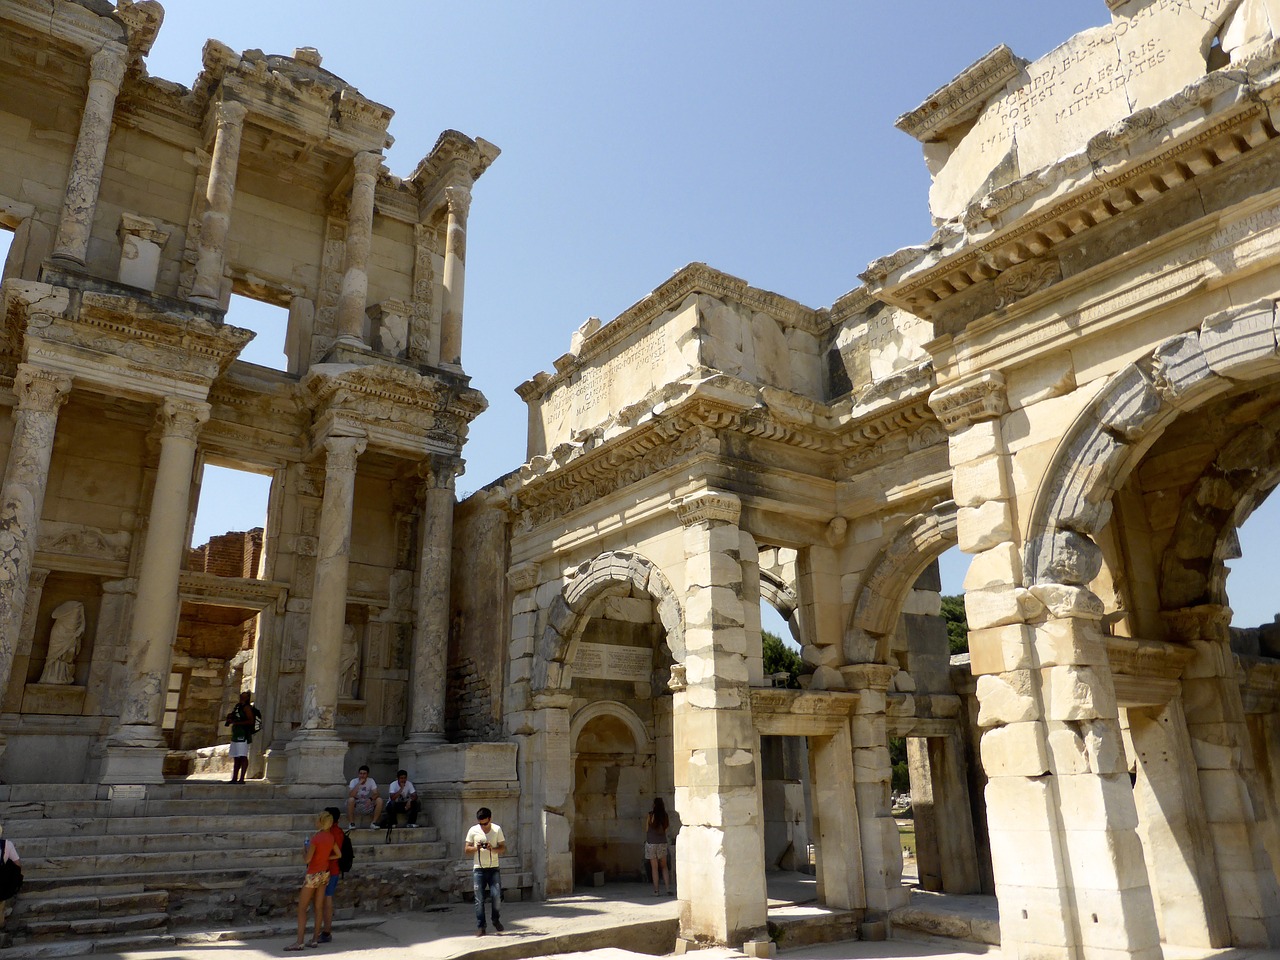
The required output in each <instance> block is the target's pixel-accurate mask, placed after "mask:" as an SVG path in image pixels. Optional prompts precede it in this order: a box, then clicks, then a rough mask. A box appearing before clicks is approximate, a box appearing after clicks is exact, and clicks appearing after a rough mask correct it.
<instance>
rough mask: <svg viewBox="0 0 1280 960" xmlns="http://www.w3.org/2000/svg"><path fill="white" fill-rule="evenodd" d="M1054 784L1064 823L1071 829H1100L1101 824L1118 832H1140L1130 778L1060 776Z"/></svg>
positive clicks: (1122, 775)
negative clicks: (1124, 830) (1135, 830)
mask: <svg viewBox="0 0 1280 960" xmlns="http://www.w3.org/2000/svg"><path fill="white" fill-rule="evenodd" d="M1054 782H1055V783H1056V785H1057V788H1058V804H1059V810H1060V812H1061V815H1062V822H1063V825H1064V826H1065V827H1066V828H1067V829H1069V830H1087V829H1096V828H1097V826H1098V825H1099V824H1101V823H1106V824H1108V825H1110V826H1111V827H1112V828H1114V829H1136V828H1137V826H1138V809H1137V806H1136V804H1135V803H1134V802H1133V788H1132V787H1130V786H1129V778H1128V776H1127V775H1124V774H1108V775H1105V776H1100V775H1095V774H1083V775H1071V774H1060V775H1058V776H1057V777H1055V778H1054Z"/></svg>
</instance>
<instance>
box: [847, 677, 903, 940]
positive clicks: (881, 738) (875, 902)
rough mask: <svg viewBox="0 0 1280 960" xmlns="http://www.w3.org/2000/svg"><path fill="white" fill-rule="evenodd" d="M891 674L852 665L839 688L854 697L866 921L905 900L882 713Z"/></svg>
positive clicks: (855, 764) (856, 790) (855, 777)
mask: <svg viewBox="0 0 1280 960" xmlns="http://www.w3.org/2000/svg"><path fill="white" fill-rule="evenodd" d="M895 672H896V668H895V667H890V666H888V665H886V664H881V663H859V664H853V665H851V666H847V667H842V668H841V670H840V673H841V674H842V676H843V678H844V685H845V686H846V687H848V689H850V690H852V691H854V692H855V693H857V695H858V705H857V707H856V709H855V710H854V715H853V717H852V720H851V724H850V729H851V731H852V734H853V791H854V796H855V798H856V800H857V804H858V828H859V831H860V833H861V839H862V882H863V884H864V886H865V888H866V906H867V911H868V919H884V918H885V917H887V916H888V913H889V911H890V910H893V909H896V908H897V907H901V906H904V905H905V904H906V903H907V900H908V899H909V893H908V891H907V888H906V887H904V886H903V885H902V841H901V840H900V839H899V837H898V821H896V820H895V819H894V818H893V811H892V809H891V808H892V802H891V799H892V798H891V792H892V788H893V764H892V763H891V762H890V760H889V732H888V715H887V713H886V709H887V707H888V690H889V685H890V684H891V683H892V682H893V675H894V673H895Z"/></svg>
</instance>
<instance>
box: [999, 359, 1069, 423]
mask: <svg viewBox="0 0 1280 960" xmlns="http://www.w3.org/2000/svg"><path fill="white" fill-rule="evenodd" d="M1008 384H1009V386H1008V396H1009V409H1010V410H1011V411H1012V410H1018V409H1021V408H1022V407H1030V406H1033V405H1035V404H1037V403H1039V402H1040V401H1041V400H1048V399H1051V398H1053V397H1060V396H1063V395H1064V394H1067V393H1070V392H1071V391H1073V390H1075V388H1076V377H1075V367H1074V365H1073V363H1072V360H1071V354H1070V352H1069V351H1067V350H1062V351H1059V352H1058V353H1053V354H1050V355H1049V356H1047V357H1043V358H1040V359H1039V360H1037V361H1036V362H1034V363H1029V364H1027V365H1026V366H1025V367H1022V368H1020V369H1019V370H1017V371H1015V372H1014V373H1012V374H1010V375H1009V380H1008Z"/></svg>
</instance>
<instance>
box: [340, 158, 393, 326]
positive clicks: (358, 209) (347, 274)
mask: <svg viewBox="0 0 1280 960" xmlns="http://www.w3.org/2000/svg"><path fill="white" fill-rule="evenodd" d="M351 163H352V167H353V168H354V170H355V179H354V180H353V182H352V184H351V203H350V206H349V207H348V211H347V248H346V259H345V262H344V264H343V273H342V293H341V294H340V295H339V297H338V315H337V323H338V339H339V340H344V341H346V342H347V343H352V344H356V345H360V346H362V345H364V342H365V340H364V320H365V316H364V310H365V302H366V301H367V300H368V299H369V251H370V248H371V247H372V245H373V195H374V190H375V188H376V187H377V185H378V170H379V169H380V168H381V165H382V157H381V155H379V154H376V153H368V152H366V153H357V154H356V155H355V157H353V158H352V161H351Z"/></svg>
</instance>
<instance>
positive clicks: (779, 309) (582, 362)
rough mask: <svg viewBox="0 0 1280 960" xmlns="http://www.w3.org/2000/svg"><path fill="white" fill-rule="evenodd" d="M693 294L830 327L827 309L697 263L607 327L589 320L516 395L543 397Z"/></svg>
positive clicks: (807, 325) (810, 328) (805, 325)
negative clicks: (549, 368) (550, 365)
mask: <svg viewBox="0 0 1280 960" xmlns="http://www.w3.org/2000/svg"><path fill="white" fill-rule="evenodd" d="M691 294H706V295H708V296H712V297H716V298H719V299H726V300H732V301H734V302H736V303H741V304H743V305H744V306H748V307H751V308H753V309H755V310H761V311H764V312H765V313H768V314H770V315H771V316H773V317H775V318H776V319H778V320H781V321H783V322H784V323H785V324H786V325H787V326H791V327H796V328H798V329H801V330H804V331H805V332H807V333H812V334H815V335H817V334H820V333H821V332H822V331H823V330H824V329H825V328H826V323H825V320H826V313H825V311H820V310H815V309H813V308H812V307H806V306H805V305H804V304H802V303H799V302H798V301H795V300H792V299H790V298H789V297H784V296H782V295H781V294H778V293H774V292H773V291H771V290H762V289H760V288H759V287H753V286H751V285H750V284H749V283H747V281H745V280H743V279H741V278H740V277H735V276H733V275H732V274H729V273H725V272H724V271H722V270H717V269H715V268H714V267H710V266H708V265H707V264H705V263H702V262H700V261H695V262H693V263H690V264H687V265H685V266H684V267H681V268H680V269H679V270H677V271H676V272H675V273H674V274H672V275H671V277H670V278H669V279H668V280H667V281H666V282H665V283H662V284H661V285H659V286H658V287H655V288H654V289H653V291H651V292H650V293H649V294H647V295H646V296H644V297H642V298H641V299H639V300H637V301H636V302H635V303H633V304H632V305H631V306H629V307H627V309H625V310H623V311H622V313H620V314H618V316H617V317H616V318H614V319H613V320H611V321H609V322H608V323H606V324H600V321H599V320H597V319H596V318H594V317H593V318H591V319H590V320H588V321H587V322H586V323H585V324H583V325H582V326H581V327H579V328H578V331H577V332H576V333H575V335H574V337H573V341H572V342H571V345H570V350H569V352H568V353H565V354H563V355H562V356H560V357H559V358H558V359H557V360H556V361H555V368H556V372H555V373H554V374H550V373H547V372H545V371H541V372H539V373H537V374H535V375H534V376H533V377H531V378H530V379H529V380H526V381H525V382H524V383H522V384H520V385H519V386H518V387H516V394H517V395H519V396H520V398H521V399H523V400H525V401H530V400H534V399H537V398H539V397H541V396H543V395H545V394H546V393H547V392H548V391H550V390H552V389H554V388H555V387H557V386H558V385H560V384H561V383H564V382H565V381H566V380H569V379H570V378H571V377H572V376H573V374H574V373H575V372H577V371H578V370H581V369H582V368H583V367H586V366H588V365H590V363H591V361H592V360H594V359H595V358H596V357H598V356H600V355H601V354H602V353H605V352H606V351H608V350H609V349H611V348H612V347H614V346H616V345H617V344H619V343H621V342H622V341H623V340H625V339H626V338H627V337H629V336H630V335H631V334H633V333H635V332H636V331H637V330H639V329H640V328H641V327H643V326H644V325H645V324H647V323H650V322H651V321H653V320H655V319H657V318H658V317H660V316H661V315H662V314H663V313H665V312H667V311H668V310H673V309H675V308H677V307H679V305H680V304H681V303H682V302H683V301H684V300H685V298H686V297H688V296H690V295H691ZM579 337H580V338H581V340H580V342H579ZM575 347H576V348H577V349H575Z"/></svg>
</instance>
